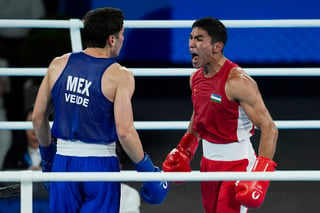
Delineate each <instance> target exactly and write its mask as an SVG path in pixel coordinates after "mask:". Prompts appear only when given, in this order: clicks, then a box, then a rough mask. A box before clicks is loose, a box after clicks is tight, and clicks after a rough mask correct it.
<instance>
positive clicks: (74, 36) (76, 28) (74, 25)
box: [70, 19, 82, 52]
mask: <svg viewBox="0 0 320 213" xmlns="http://www.w3.org/2000/svg"><path fill="white" fill-rule="evenodd" d="M80 27H81V23H80V21H79V19H70V38H71V46H72V52H79V51H81V50H82V41H81V30H80Z"/></svg>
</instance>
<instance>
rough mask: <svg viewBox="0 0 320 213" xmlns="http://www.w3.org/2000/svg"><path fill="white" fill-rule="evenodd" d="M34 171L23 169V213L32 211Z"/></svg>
mask: <svg viewBox="0 0 320 213" xmlns="http://www.w3.org/2000/svg"><path fill="white" fill-rule="evenodd" d="M32 181H33V178H32V171H31V170H26V171H21V185H20V187H21V189H20V196H21V200H23V202H21V209H20V212H21V213H32V184H33V182H32Z"/></svg>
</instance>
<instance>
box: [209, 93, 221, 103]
mask: <svg viewBox="0 0 320 213" xmlns="http://www.w3.org/2000/svg"><path fill="white" fill-rule="evenodd" d="M210 100H211V101H214V102H217V103H221V96H219V95H216V94H213V93H212V94H211V96H210Z"/></svg>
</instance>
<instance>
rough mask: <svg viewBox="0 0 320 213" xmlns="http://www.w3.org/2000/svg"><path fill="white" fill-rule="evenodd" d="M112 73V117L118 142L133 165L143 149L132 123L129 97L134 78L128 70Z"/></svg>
mask: <svg viewBox="0 0 320 213" xmlns="http://www.w3.org/2000/svg"><path fill="white" fill-rule="evenodd" d="M117 71H118V72H117V73H114V76H113V79H114V83H115V90H114V93H115V95H114V115H115V122H116V129H117V134H118V137H119V141H120V143H121V145H122V147H123V149H124V151H125V152H126V153H127V155H128V156H129V157H130V159H131V160H132V161H133V162H134V163H138V162H140V161H141V160H142V159H143V157H144V151H143V147H142V144H141V141H140V138H139V135H138V133H137V131H136V129H135V126H134V122H133V111H132V104H131V97H132V95H133V92H134V87H135V84H134V77H133V74H132V73H131V72H129V71H128V70H125V69H122V68H121V67H118V70H117Z"/></svg>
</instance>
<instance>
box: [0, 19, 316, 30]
mask: <svg viewBox="0 0 320 213" xmlns="http://www.w3.org/2000/svg"><path fill="white" fill-rule="evenodd" d="M221 21H222V22H223V23H224V24H225V25H226V27H228V28H287V27H289V28H293V27H295V28H305V27H312V28H313V27H320V19H265V20H221ZM70 22H74V23H73V24H75V23H76V24H77V25H78V27H79V28H83V24H82V22H81V20H80V19H70V20H45V19H40V20H39V19H28V20H26V19H0V28H1V27H3V28H60V29H63V28H65V29H69V28H70V26H71V25H72V24H71V23H70ZM193 22H194V20H125V21H124V25H125V27H126V28H139V29H146V28H152V29H155V28H190V27H191V25H192V23H193Z"/></svg>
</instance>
